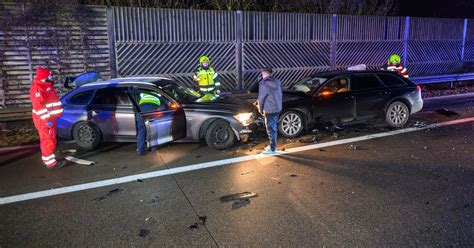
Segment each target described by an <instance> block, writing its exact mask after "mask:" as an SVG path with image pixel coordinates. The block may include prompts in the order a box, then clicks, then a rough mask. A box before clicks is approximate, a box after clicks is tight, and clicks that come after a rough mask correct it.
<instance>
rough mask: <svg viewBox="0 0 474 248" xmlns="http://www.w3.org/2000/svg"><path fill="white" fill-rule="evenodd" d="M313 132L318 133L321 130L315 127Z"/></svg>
mask: <svg viewBox="0 0 474 248" xmlns="http://www.w3.org/2000/svg"><path fill="white" fill-rule="evenodd" d="M311 132H312V133H317V132H319V130H318V129H313V130H312V131H311Z"/></svg>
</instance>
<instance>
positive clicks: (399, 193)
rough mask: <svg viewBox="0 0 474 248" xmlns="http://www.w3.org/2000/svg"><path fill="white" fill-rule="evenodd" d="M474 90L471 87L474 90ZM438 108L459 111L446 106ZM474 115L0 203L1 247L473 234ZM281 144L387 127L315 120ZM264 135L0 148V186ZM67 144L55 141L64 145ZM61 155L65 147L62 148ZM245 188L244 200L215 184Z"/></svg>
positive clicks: (398, 240) (136, 166)
mask: <svg viewBox="0 0 474 248" xmlns="http://www.w3.org/2000/svg"><path fill="white" fill-rule="evenodd" d="M471 100H472V99H471ZM471 100H464V101H462V100H459V99H457V100H453V99H450V100H449V101H448V100H443V99H439V100H436V101H427V102H426V104H425V110H424V111H423V112H421V113H418V114H416V115H415V116H413V117H412V119H411V120H410V122H409V124H408V127H422V126H424V125H428V124H431V123H440V122H445V121H449V120H456V119H463V118H467V117H473V116H474V105H473V104H472V101H471ZM444 108H447V110H448V111H454V112H455V113H457V114H459V115H451V116H445V115H444V114H443V111H441V112H440V111H436V110H439V109H444ZM473 123H474V122H466V123H461V124H456V125H450V126H445V127H439V128H432V129H424V130H421V131H415V132H410V133H405V134H399V135H394V136H389V137H384V138H378V139H371V140H366V141H361V142H355V143H350V144H342V145H338V146H331V147H324V148H320V149H314V150H309V151H304V152H296V153H289V154H284V155H281V156H278V157H265V158H257V159H252V160H249V161H243V162H238V163H231V164H227V165H223V166H218V167H214V168H208V169H201V170H195V171H190V172H184V173H177V174H173V175H167V176H160V177H155V178H150V179H143V180H137V181H133V182H129V183H124V184H118V185H113V186H106V187H98V188H93V189H88V190H84V191H79V192H74V193H67V194H61V195H56V196H50V197H44V198H39V199H32V200H27V201H21V202H16V203H10V204H5V205H0V220H1V221H0V247H43V246H48V247H49V246H53V247H57V246H61V247H76V246H81V247H84V246H94V247H112V246H113V247H123V246H125V247H131V246H133V247H134V246H139V247H143V246H145V247H157V246H252V247H262V246H308V247H309V246H311V247H312V246H315V245H316V246H321V245H325V246H397V247H398V246H435V245H436V246H438V245H439V246H451V245H454V246H461V247H466V246H468V247H472V246H474V206H473V204H474V194H472V192H474V160H473V157H472V154H474V145H473V143H474V141H473V134H474V124H473ZM316 129H317V130H314V133H313V132H312V131H313V130H309V132H308V134H307V135H305V136H303V137H300V138H298V139H293V140H290V139H281V140H280V146H279V147H280V149H290V148H292V147H301V146H306V145H310V144H314V143H315V142H316V143H318V144H323V143H326V142H330V141H334V140H341V139H347V138H352V137H359V136H364V135H368V134H376V133H383V132H387V131H392V129H390V128H387V127H385V126H384V125H383V123H373V124H371V125H360V124H359V125H352V126H349V127H344V129H343V130H336V131H334V130H328V129H326V128H325V127H324V126H321V127H317V128H316ZM265 146H266V140H265V138H264V137H256V138H255V139H254V140H253V141H250V142H249V143H247V144H240V145H236V146H235V147H233V148H232V149H229V150H227V151H215V150H212V149H210V148H208V147H207V146H205V145H204V144H171V145H167V146H164V147H161V148H160V149H158V150H157V151H156V152H149V153H147V154H146V155H145V156H143V157H138V156H136V155H135V146H134V144H107V145H105V146H103V147H101V148H100V150H97V151H94V152H85V151H78V153H77V154H75V155H73V156H76V157H79V158H83V159H87V160H92V161H95V162H96V164H95V165H93V166H84V165H70V166H67V167H65V168H63V169H61V170H57V171H49V170H46V169H45V168H43V167H42V166H41V158H40V155H39V153H37V152H35V149H36V148H32V150H27V151H23V152H24V153H21V154H15V153H8V154H2V155H1V159H0V197H6V196H13V195H18V194H24V193H30V192H36V191H40V190H48V189H52V188H61V187H65V186H70V185H77V184H81V183H89V182H96V181H102V180H105V179H112V178H118V177H124V176H128V175H134V174H138V173H145V172H152V171H161V170H167V169H169V168H179V167H184V166H188V165H194V164H197V163H206V162H212V161H216V160H221V159H228V158H234V157H239V156H246V155H250V154H257V153H259V152H261V151H262V150H263V147H265ZM70 148H74V149H75V148H77V147H75V146H74V144H63V145H61V149H62V150H65V149H70ZM65 155H66V154H65ZM241 192H251V193H256V194H257V196H255V195H254V196H253V197H250V198H246V199H240V200H239V199H237V200H235V199H232V200H229V201H223V200H221V197H222V196H226V195H230V194H235V193H241Z"/></svg>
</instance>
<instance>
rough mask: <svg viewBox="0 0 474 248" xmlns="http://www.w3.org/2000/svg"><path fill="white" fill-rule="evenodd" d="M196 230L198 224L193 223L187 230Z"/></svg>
mask: <svg viewBox="0 0 474 248" xmlns="http://www.w3.org/2000/svg"><path fill="white" fill-rule="evenodd" d="M198 228H199V223H194V224H192V225H190V226H189V229H191V230H194V229H198Z"/></svg>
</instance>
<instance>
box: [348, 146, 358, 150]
mask: <svg viewBox="0 0 474 248" xmlns="http://www.w3.org/2000/svg"><path fill="white" fill-rule="evenodd" d="M349 149H350V150H351V151H356V150H357V146H356V145H351V147H350V148H349Z"/></svg>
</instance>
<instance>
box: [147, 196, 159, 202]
mask: <svg viewBox="0 0 474 248" xmlns="http://www.w3.org/2000/svg"><path fill="white" fill-rule="evenodd" d="M159 201H160V198H159V197H158V196H156V195H155V196H154V197H153V198H151V199H150V200H149V201H148V202H147V203H149V204H154V203H158V202H159Z"/></svg>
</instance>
